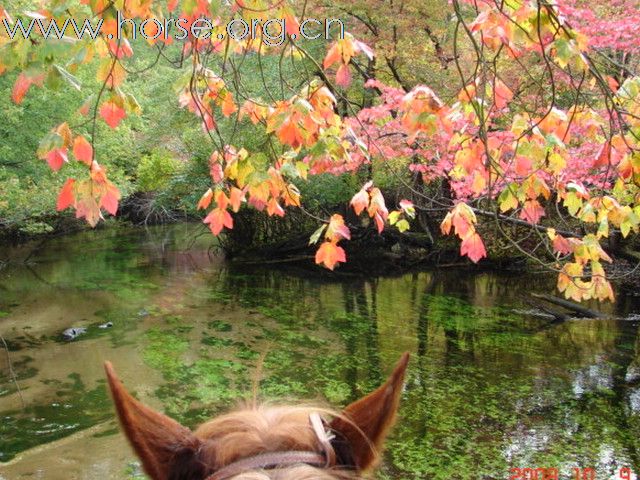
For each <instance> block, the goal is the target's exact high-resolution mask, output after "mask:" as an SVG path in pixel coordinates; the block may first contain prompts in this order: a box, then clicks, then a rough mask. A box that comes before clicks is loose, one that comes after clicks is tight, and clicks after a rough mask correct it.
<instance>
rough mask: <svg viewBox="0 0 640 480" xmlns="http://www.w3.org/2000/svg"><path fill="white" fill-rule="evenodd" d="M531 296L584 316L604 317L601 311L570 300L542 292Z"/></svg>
mask: <svg viewBox="0 0 640 480" xmlns="http://www.w3.org/2000/svg"><path fill="white" fill-rule="evenodd" d="M531 296H532V297H534V298H538V299H540V300H545V301H547V302H549V303H553V304H555V305H559V306H561V307H564V308H566V309H567V310H570V311H572V312H574V313H577V314H579V315H581V316H583V317H586V318H605V317H606V316H605V315H603V314H602V313H600V312H596V311H595V310H591V309H590V308H587V307H584V306H582V305H580V304H578V303H575V302H571V301H569V300H564V299H562V298H558V297H554V296H552V295H546V294H542V293H532V294H531Z"/></svg>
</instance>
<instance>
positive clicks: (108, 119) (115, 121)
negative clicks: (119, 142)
mask: <svg viewBox="0 0 640 480" xmlns="http://www.w3.org/2000/svg"><path fill="white" fill-rule="evenodd" d="M100 116H101V117H102V118H103V119H104V121H105V123H106V124H107V125H109V126H110V127H111V128H116V127H117V126H118V125H119V124H120V122H121V121H122V119H123V118H125V117H126V116H127V114H126V113H125V111H124V110H123V109H122V108H120V107H119V106H118V105H116V103H115V102H113V101H111V100H109V101H107V102H104V103H103V104H102V106H101V107H100Z"/></svg>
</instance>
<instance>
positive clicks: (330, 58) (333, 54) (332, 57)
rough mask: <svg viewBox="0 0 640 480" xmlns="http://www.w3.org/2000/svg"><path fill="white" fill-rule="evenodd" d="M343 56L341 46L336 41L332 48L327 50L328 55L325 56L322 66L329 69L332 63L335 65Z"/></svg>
mask: <svg viewBox="0 0 640 480" xmlns="http://www.w3.org/2000/svg"><path fill="white" fill-rule="evenodd" d="M340 57H341V53H340V47H339V44H338V42H336V43H334V44H333V45H332V46H331V48H330V49H329V51H328V52H327V56H326V57H324V62H323V63H322V66H323V67H324V68H325V69H327V68H329V67H330V66H331V65H333V64H334V63H336V62H337V61H339V60H340Z"/></svg>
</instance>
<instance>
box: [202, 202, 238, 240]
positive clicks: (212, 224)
mask: <svg viewBox="0 0 640 480" xmlns="http://www.w3.org/2000/svg"><path fill="white" fill-rule="evenodd" d="M204 223H206V224H208V225H209V229H210V230H211V233H213V234H214V235H219V234H220V232H221V231H222V229H223V228H224V227H227V228H233V217H231V214H230V213H229V212H228V211H227V210H223V209H221V208H214V209H213V210H211V211H210V212H209V215H207V216H206V218H205V219H204Z"/></svg>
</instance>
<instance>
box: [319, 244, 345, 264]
mask: <svg viewBox="0 0 640 480" xmlns="http://www.w3.org/2000/svg"><path fill="white" fill-rule="evenodd" d="M346 261H347V256H346V254H345V253H344V249H343V248H342V247H339V246H338V245H336V244H335V243H334V242H323V244H322V245H320V248H319V249H318V251H317V252H316V263H317V264H320V263H323V264H324V266H325V267H327V268H328V269H329V270H333V269H334V268H335V266H336V264H338V263H340V262H342V263H344V262H346Z"/></svg>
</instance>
